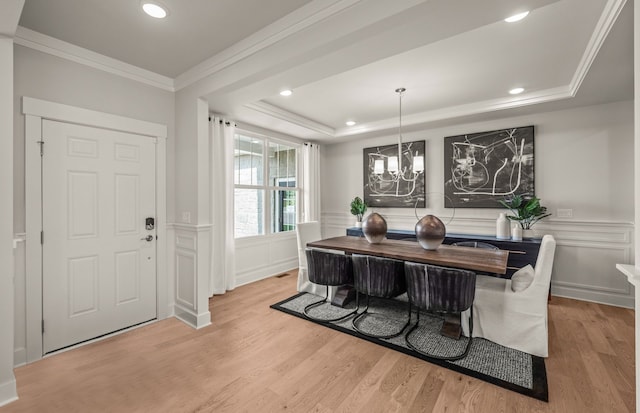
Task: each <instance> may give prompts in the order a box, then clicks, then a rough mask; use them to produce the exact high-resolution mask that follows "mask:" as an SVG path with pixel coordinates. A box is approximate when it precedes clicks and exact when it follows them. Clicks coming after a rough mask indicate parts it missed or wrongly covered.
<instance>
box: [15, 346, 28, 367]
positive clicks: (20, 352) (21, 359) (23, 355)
mask: <svg viewBox="0 0 640 413" xmlns="http://www.w3.org/2000/svg"><path fill="white" fill-rule="evenodd" d="M25 364H27V349H26V348H24V347H20V348H17V349H15V350H14V351H13V367H20V366H24V365H25Z"/></svg>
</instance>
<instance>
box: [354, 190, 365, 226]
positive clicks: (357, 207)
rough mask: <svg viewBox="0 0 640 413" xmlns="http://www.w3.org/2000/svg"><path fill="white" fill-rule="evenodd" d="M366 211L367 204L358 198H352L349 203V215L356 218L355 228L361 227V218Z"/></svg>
mask: <svg viewBox="0 0 640 413" xmlns="http://www.w3.org/2000/svg"><path fill="white" fill-rule="evenodd" d="M366 210H367V204H365V203H364V201H363V200H362V199H360V197H358V196H357V197H355V198H353V201H351V214H353V215H355V216H356V227H358V228H361V227H362V217H363V216H364V213H365V211H366Z"/></svg>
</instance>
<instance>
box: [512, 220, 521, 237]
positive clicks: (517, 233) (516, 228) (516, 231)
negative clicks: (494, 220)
mask: <svg viewBox="0 0 640 413" xmlns="http://www.w3.org/2000/svg"><path fill="white" fill-rule="evenodd" d="M511 239H512V240H514V241H522V227H521V226H520V224H516V225H514V226H513V229H512V231H511Z"/></svg>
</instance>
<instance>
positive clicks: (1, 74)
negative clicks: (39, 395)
mask: <svg viewBox="0 0 640 413" xmlns="http://www.w3.org/2000/svg"><path fill="white" fill-rule="evenodd" d="M12 105H13V39H10V38H4V37H0V125H2V127H0V194H9V195H8V196H0V211H1V213H0V264H1V265H0V331H2V334H0V406H1V405H3V404H5V403H8V402H10V401H12V400H14V399H15V398H16V397H17V394H16V382H15V377H14V375H13V341H14V340H13V336H14V332H13V325H14V320H13V312H14V297H13V295H14V268H13V219H12V216H13V200H12V196H11V195H10V194H12V193H13V179H12V176H13V139H12V134H13V118H12V113H13V108H12Z"/></svg>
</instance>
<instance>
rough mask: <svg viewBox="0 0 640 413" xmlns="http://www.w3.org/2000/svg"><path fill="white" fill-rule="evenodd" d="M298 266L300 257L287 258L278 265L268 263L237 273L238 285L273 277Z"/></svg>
mask: <svg viewBox="0 0 640 413" xmlns="http://www.w3.org/2000/svg"><path fill="white" fill-rule="evenodd" d="M295 268H298V258H297V257H296V258H295V259H291V260H287V261H285V262H283V263H280V264H277V265H266V266H264V267H260V268H257V269H252V270H251V271H248V272H245V273H244V274H236V287H240V286H241V285H246V284H250V283H252V282H256V281H260V280H264V279H266V278H270V277H273V276H274V275H278V274H282V273H283V272H287V271H291V270H292V269H295Z"/></svg>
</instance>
